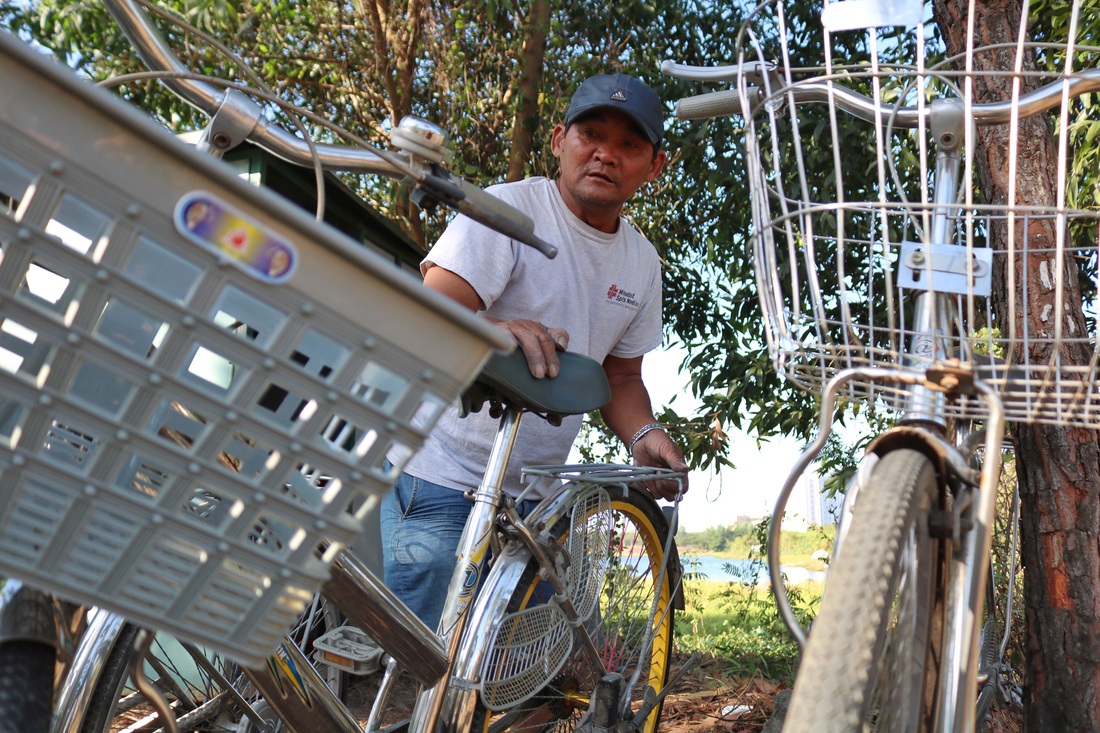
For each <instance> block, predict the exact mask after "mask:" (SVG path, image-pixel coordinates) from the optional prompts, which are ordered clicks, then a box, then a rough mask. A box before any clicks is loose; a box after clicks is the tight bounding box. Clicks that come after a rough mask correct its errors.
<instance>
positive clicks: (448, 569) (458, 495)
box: [379, 473, 538, 629]
mask: <svg viewBox="0 0 1100 733" xmlns="http://www.w3.org/2000/svg"><path fill="white" fill-rule="evenodd" d="M537 504H538V502H537V501H524V502H521V505H520V506H519V507H518V509H519V512H520V515H521V516H525V515H526V514H527V513H528V512H529V511H530V510H532V509H534V508H535V506H536V505H537ZM473 506H474V505H473V503H472V502H471V501H470V500H469V499H467V498H466V497H465V495H464V494H463V492H461V491H459V490H457V489H449V488H447V487H446V486H440V485H438V484H433V483H432V482H430V481H425V480H424V479H420V478H416V477H415V476H410V475H409V474H407V473H403V474H401V477H400V478H399V479H398V480H397V486H395V487H394V489H393V491H391V492H390V493H389V494H388V495H386V497H385V498H383V499H382V504H381V507H380V510H379V518H380V521H381V525H382V572H383V575H384V580H385V583H386V585H387V586H388V587H389V588H390V590H392V591H393V592H394V593H395V594H397V597H398V598H400V599H401V600H402V601H403V602H404V603H405V605H407V606H408V607H409V609H410V610H412V611H413V613H415V614H416V615H417V616H419V617H420V620H421V621H423V622H424V623H426V624H427V625H428V627H429V628H431V629H435V628H436V627H437V626H438V625H439V618H440V616H442V615H443V604H444V601H445V600H446V595H447V588H448V586H449V585H450V582H451V575H453V574H454V570H455V565H456V563H457V557H456V554H457V552H458V543H459V541H461V539H462V530H463V528H465V526H466V519H467V518H468V517H469V515H470V511H471V510H472V509H473ZM482 577H484V575H483V576H482Z"/></svg>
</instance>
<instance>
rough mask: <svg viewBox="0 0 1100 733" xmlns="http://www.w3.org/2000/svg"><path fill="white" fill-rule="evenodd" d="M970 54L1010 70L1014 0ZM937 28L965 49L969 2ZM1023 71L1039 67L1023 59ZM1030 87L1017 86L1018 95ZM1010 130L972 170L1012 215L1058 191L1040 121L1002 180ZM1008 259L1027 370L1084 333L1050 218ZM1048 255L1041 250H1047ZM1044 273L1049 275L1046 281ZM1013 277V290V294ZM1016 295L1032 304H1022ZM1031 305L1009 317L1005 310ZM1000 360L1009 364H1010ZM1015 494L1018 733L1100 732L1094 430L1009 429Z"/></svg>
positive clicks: (994, 90)
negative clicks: (1060, 337) (1056, 331)
mask: <svg viewBox="0 0 1100 733" xmlns="http://www.w3.org/2000/svg"><path fill="white" fill-rule="evenodd" d="M973 5H974V8H973V9H974V12H975V23H974V28H975V31H974V32H975V36H976V37H975V38H974V39H973V45H975V46H985V45H989V44H997V43H1004V44H1008V46H1007V47H1006V48H1003V49H1000V50H998V51H996V52H990V53H983V54H981V55H977V56H976V57H975V64H974V65H975V69H976V70H977V71H979V72H980V71H982V70H986V69H1000V70H1004V69H1012V68H1014V64H1015V60H1016V58H1015V57H1016V51H1015V46H1014V44H1015V43H1016V40H1017V32H1018V27H1019V22H1020V5H1019V2H1018V0H973ZM933 7H934V12H935V18H936V22H937V25H938V26H939V28H940V30H941V32H942V33H943V35H944V38H945V41H946V43H947V49H948V53H950V54H957V53H961V52H963V51H964V50H965V49H966V48H967V38H966V34H967V27H968V18H967V11H968V4H967V2H966V1H965V0H934V3H933ZM1023 68H1024V70H1025V72H1026V71H1027V70H1028V69H1034V68H1035V62H1034V57H1033V56H1032V55H1031V54H1030V53H1029V54H1028V57H1027V58H1026V59H1025V60H1024V66H1023ZM974 81H975V93H976V98H977V100H978V101H1002V100H1007V99H1010V98H1011V87H1010V80H1009V79H1008V77H1005V76H994V77H988V76H981V75H980V74H979V75H977V76H975V80H974ZM1027 86H1028V82H1027V81H1026V80H1025V82H1024V87H1025V88H1026V87H1027ZM1009 133H1010V131H1009V128H1008V127H1007V126H997V127H985V128H980V129H979V131H978V145H977V146H976V148H977V149H976V153H975V156H976V158H975V169H976V170H977V172H978V183H979V186H980V189H981V191H980V196H981V198H982V200H983V201H986V202H988V203H994V204H1002V205H1003V204H1006V203H1007V202H1008V194H1009V191H1010V189H1011V187H1013V186H1014V187H1015V190H1016V203H1017V205H1018V206H1022V207H1029V206H1053V205H1054V204H1055V193H1054V192H1055V191H1056V168H1055V162H1056V155H1057V148H1056V146H1055V140H1054V136H1053V134H1052V132H1051V129H1050V124H1049V122H1048V120H1047V118H1046V117H1045V116H1043V115H1040V116H1038V117H1034V118H1031V119H1029V120H1024V121H1021V124H1020V130H1019V132H1018V134H1017V139H1018V144H1019V151H1018V155H1017V158H1016V166H1017V173H1016V176H1015V178H1014V180H1010V179H1009V175H1008V174H1009V169H1008V162H1009V158H1008V156H1009V148H1008V142H1009V140H1008V135H1009ZM1016 221H1017V226H1016V231H1015V235H1014V238H1015V249H1016V256H1015V257H1013V258H1012V260H1011V261H1009V259H1008V258H1007V257H1005V256H1004V255H1003V254H1001V255H999V256H997V257H996V258H995V260H994V284H993V293H992V296H991V297H992V300H993V308H994V312H995V313H997V314H998V319H999V322H998V323H997V324H996V325H997V326H999V327H1000V329H1001V331H1002V335H1006V334H1009V333H1011V334H1016V335H1021V336H1022V335H1023V334H1024V333H1025V330H1024V329H1025V328H1026V329H1027V331H1026V332H1027V333H1030V334H1032V335H1033V336H1034V337H1035V338H1037V339H1039V340H1040V343H1038V344H1035V343H1032V344H1030V345H1029V346H1027V353H1026V354H1025V353H1024V352H1023V351H1022V350H1021V349H1017V351H1016V353H1015V354H1012V355H1011V358H1012V361H1014V362H1016V363H1021V362H1022V361H1023V357H1024V356H1025V355H1026V356H1027V357H1028V361H1029V362H1030V363H1031V364H1036V363H1040V364H1043V363H1047V361H1048V360H1049V359H1050V357H1051V356H1052V351H1053V347H1052V345H1051V343H1050V342H1049V341H1044V340H1045V339H1050V338H1051V337H1052V335H1053V324H1054V323H1055V319H1058V320H1060V321H1061V323H1062V329H1063V333H1064V334H1066V335H1080V334H1082V333H1084V332H1085V329H1086V326H1085V320H1084V314H1083V311H1082V307H1081V293H1080V289H1079V286H1078V279H1077V267H1076V263H1075V262H1074V260H1073V258H1072V257H1068V256H1067V257H1066V258H1065V259H1064V261H1063V265H1062V273H1061V274H1062V278H1061V281H1060V282H1059V281H1058V279H1057V277H1056V273H1055V272H1054V271H1053V268H1054V266H1055V264H1056V262H1055V260H1054V257H1053V255H1052V254H1051V250H1052V248H1053V246H1054V244H1055V241H1056V240H1055V236H1056V231H1055V229H1054V227H1055V223H1054V221H1053V220H1051V219H1048V220H1043V221H1034V220H1033V221H1030V222H1028V223H1027V224H1026V226H1025V225H1024V219H1022V218H1017V220H1016ZM1008 236H1009V235H1008V230H1007V226H1006V225H1004V224H1001V225H999V226H997V227H993V228H992V230H991V241H992V242H993V244H994V247H995V248H996V250H998V251H1000V252H1002V253H1003V252H1004V250H1005V248H1006V246H1007V242H1008ZM1044 250H1045V251H1044ZM1044 274H1046V276H1044ZM1010 275H1012V276H1014V281H1011V282H1014V283H1015V285H1014V286H1010ZM1024 289H1026V291H1027V295H1028V297H1027V298H1026V299H1025V298H1023V297H1022V293H1023V292H1024ZM1058 289H1061V290H1062V291H1063V294H1064V311H1063V312H1061V313H1059V312H1058V311H1057V310H1056V302H1055V295H1056V291H1057V290H1058ZM1020 303H1027V308H1026V310H1025V309H1024V308H1017V309H1016V312H1015V314H1014V316H1013V317H1011V318H1010V317H1009V315H1008V314H1009V313H1010V312H1011V311H1010V305H1012V304H1020ZM1059 354H1060V357H1061V359H1062V363H1065V364H1074V365H1080V364H1087V363H1088V360H1089V356H1090V351H1089V347H1088V346H1087V345H1086V344H1082V343H1078V344H1072V343H1070V344H1067V343H1065V342H1063V343H1062V344H1061V345H1060V346H1059ZM1006 356H1007V355H1006ZM1012 433H1013V436H1014V439H1015V444H1016V460H1017V472H1018V476H1019V482H1020V497H1021V507H1022V511H1021V517H1022V518H1021V554H1022V557H1023V562H1024V567H1025V575H1024V599H1025V600H1024V602H1025V608H1026V614H1027V616H1026V617H1027V660H1026V670H1025V681H1026V685H1025V701H1024V702H1025V730H1028V731H1044V732H1046V731H1096V730H1100V644H1098V643H1097V639H1098V638H1100V543H1098V532H1100V522H1098V519H1100V509H1098V507H1100V444H1098V434H1097V433H1096V432H1095V431H1092V430H1085V429H1072V428H1065V427H1060V426H1051V425H1037V424H1031V423H1028V424H1013V425H1012Z"/></svg>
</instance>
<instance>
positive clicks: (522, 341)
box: [486, 318, 569, 379]
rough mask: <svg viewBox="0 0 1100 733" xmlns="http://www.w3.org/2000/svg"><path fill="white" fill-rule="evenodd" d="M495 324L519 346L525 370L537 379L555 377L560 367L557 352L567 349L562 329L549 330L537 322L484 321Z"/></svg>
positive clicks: (565, 334) (567, 345) (567, 335)
mask: <svg viewBox="0 0 1100 733" xmlns="http://www.w3.org/2000/svg"><path fill="white" fill-rule="evenodd" d="M486 320H488V321H490V322H492V323H495V324H497V325H498V326H500V327H501V328H503V329H504V330H506V331H508V333H510V334H512V338H514V339H515V340H516V343H517V344H519V348H520V349H522V350H523V355H524V356H526V357H527V368H528V369H530V370H531V374H532V375H533V376H534V377H535V378H537V379H542V378H543V377H556V376H558V371H560V369H561V365H560V364H559V362H558V352H559V351H565V350H566V349H568V348H569V334H568V333H566V332H565V329H562V328H550V327H548V326H545V325H543V324H541V323H539V322H538V321H528V320H515V321H498V320H496V319H492V318H489V319H486Z"/></svg>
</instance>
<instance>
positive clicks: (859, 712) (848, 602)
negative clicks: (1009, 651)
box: [783, 450, 944, 733]
mask: <svg viewBox="0 0 1100 733" xmlns="http://www.w3.org/2000/svg"><path fill="white" fill-rule="evenodd" d="M936 497H937V479H936V473H935V470H934V468H933V467H932V464H931V463H930V462H929V460H928V459H927V458H926V457H925V456H924V455H923V454H921V453H918V452H916V451H912V450H896V451H892V452H890V453H888V454H886V455H885V456H883V457H882V458H881V459H880V460H879V462H878V463H877V464H876V465H875V467H874V470H873V471H872V474H871V477H870V479H869V480H868V482H867V485H866V486H863V487H861V489H860V493H859V495H858V498H857V499H856V503H855V508H854V512H853V515H852V520H851V525H850V528H849V530H848V534H847V536H846V537H845V539H844V542H843V545H842V546H841V548H840V552H839V553H838V557H837V558H836V560H835V561H834V563H833V565H832V567H830V569H829V575H828V577H827V578H826V581H825V589H824V592H823V596H822V603H821V608H820V612H819V613H818V614H817V617H816V618H815V619H814V622H813V626H812V628H811V630H810V635H809V639H808V641H807V644H806V648H805V650H804V652H803V656H802V661H801V664H800V665H799V669H798V675H797V678H796V680H795V684H794V690H793V693H792V697H791V705H790V709H789V711H788V714H787V718H786V721H785V724H784V728H783V730H784V733H809V732H810V731H813V733H851V732H852V731H860V730H863V731H879V730H881V731H895V732H899V733H900V732H905V731H912V732H913V733H916V732H918V731H925V730H927V729H928V728H929V726H930V725H931V722H932V721H931V720H930V716H931V715H932V714H933V710H934V694H935V685H936V681H937V679H938V671H939V670H938V665H937V662H938V658H937V657H938V653H939V649H940V645H941V644H942V632H943V630H942V624H940V623H939V619H940V617H941V614H940V613H938V612H937V610H936V608H937V606H939V605H940V604H942V598H943V592H942V583H941V579H942V577H943V567H944V560H943V557H942V551H943V549H944V548H943V543H941V542H939V541H937V540H935V539H933V538H932V537H930V535H929V518H930V514H931V511H932V510H933V508H934V506H935V501H936Z"/></svg>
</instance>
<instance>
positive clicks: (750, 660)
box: [676, 568, 821, 683]
mask: <svg viewBox="0 0 1100 733" xmlns="http://www.w3.org/2000/svg"><path fill="white" fill-rule="evenodd" d="M688 570H689V572H688V573H686V574H685V580H684V600H685V610H684V612H683V613H681V614H680V615H679V617H678V618H677V620H676V635H677V646H678V647H679V649H680V650H681V651H682V652H687V653H690V652H693V651H701V652H709V653H711V654H713V655H714V656H715V657H718V658H719V659H721V660H722V661H723V663H724V664H725V665H727V667H728V669H727V672H728V674H730V675H731V676H735V677H744V678H749V677H757V678H763V679H767V680H772V681H775V682H785V683H793V681H794V675H795V671H796V669H797V667H798V646H797V644H795V642H794V639H793V638H792V637H791V635H790V633H789V632H788V631H787V628H786V626H784V625H783V622H782V620H781V619H780V618H779V613H778V610H777V609H776V605H775V600H774V599H773V598H772V595H771V589H770V587H769V585H768V584H767V583H766V582H763V581H760V580H759V579H758V582H757V583H756V584H743V583H739V582H733V579H732V578H731V580H729V581H725V580H706V579H699V578H692V577H691V573H690V568H688ZM788 597H789V598H790V599H791V602H792V606H793V607H794V609H795V613H796V614H797V615H798V616H799V617H800V619H801V621H802V623H803V624H806V623H808V620H809V618H811V617H812V615H813V613H814V612H816V609H817V606H818V604H819V603H820V600H821V584H820V583H803V584H800V585H797V586H794V587H793V588H789V589H788Z"/></svg>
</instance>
